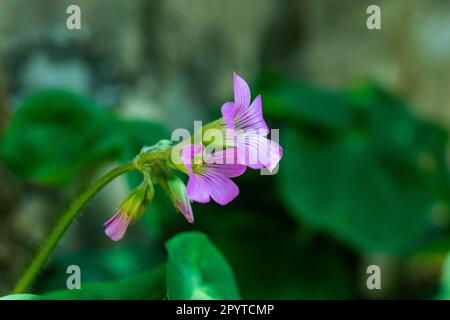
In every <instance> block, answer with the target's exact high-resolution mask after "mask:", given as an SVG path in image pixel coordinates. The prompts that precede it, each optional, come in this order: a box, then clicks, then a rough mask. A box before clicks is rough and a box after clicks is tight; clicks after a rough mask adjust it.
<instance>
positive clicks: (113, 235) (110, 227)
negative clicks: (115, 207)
mask: <svg viewBox="0 0 450 320" xmlns="http://www.w3.org/2000/svg"><path fill="white" fill-rule="evenodd" d="M130 222H131V218H129V217H127V215H126V214H124V213H123V212H120V211H118V212H117V213H116V214H115V215H114V216H113V217H112V218H111V219H109V220H108V221H106V222H105V224H104V226H105V234H106V235H107V236H108V237H109V238H110V239H111V240H114V241H119V240H120V239H122V238H123V236H124V235H125V232H126V231H127V228H128V225H129V224H130Z"/></svg>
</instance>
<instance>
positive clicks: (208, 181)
mask: <svg viewBox="0 0 450 320" xmlns="http://www.w3.org/2000/svg"><path fill="white" fill-rule="evenodd" d="M187 192H188V195H189V197H190V198H191V199H192V200H194V201H197V202H200V203H206V202H209V201H210V198H212V199H213V200H214V201H215V202H217V203H218V204H221V205H223V206H224V205H226V204H228V203H229V202H230V201H232V200H233V199H234V198H236V197H237V196H238V194H239V188H238V186H237V185H236V184H235V183H234V182H233V181H232V180H231V179H230V178H228V177H227V176H225V175H223V174H220V173H217V172H214V171H210V172H204V173H201V174H193V175H192V176H190V177H189V181H188V186H187Z"/></svg>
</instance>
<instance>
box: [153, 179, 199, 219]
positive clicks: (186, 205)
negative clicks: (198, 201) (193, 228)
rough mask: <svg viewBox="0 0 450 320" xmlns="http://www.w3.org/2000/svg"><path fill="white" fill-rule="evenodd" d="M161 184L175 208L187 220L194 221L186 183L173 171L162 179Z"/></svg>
mask: <svg viewBox="0 0 450 320" xmlns="http://www.w3.org/2000/svg"><path fill="white" fill-rule="evenodd" d="M161 186H162V187H163V189H164V191H166V193H167V194H168V196H169V198H170V200H171V201H172V203H173V205H174V206H175V208H176V209H177V210H178V211H179V212H181V213H182V214H183V216H184V217H185V218H186V220H187V221H189V222H190V223H193V222H194V215H193V213H192V207H191V202H190V200H189V197H188V195H187V192H186V185H185V184H184V182H183V180H181V179H180V178H179V177H178V176H177V175H175V174H173V173H171V174H170V175H169V176H168V177H166V179H163V180H162V181H161Z"/></svg>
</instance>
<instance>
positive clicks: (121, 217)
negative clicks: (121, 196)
mask: <svg viewBox="0 0 450 320" xmlns="http://www.w3.org/2000/svg"><path fill="white" fill-rule="evenodd" d="M154 193H155V191H154V188H153V184H152V183H151V182H149V181H147V180H144V182H143V183H142V184H140V185H139V186H138V187H137V188H136V189H134V190H132V191H131V192H130V193H129V194H128V196H127V197H126V199H125V201H124V202H123V203H122V205H121V206H120V207H119V210H118V211H117V212H116V214H115V215H114V216H113V217H112V218H111V219H109V220H108V221H106V222H105V224H104V226H105V233H106V235H107V236H108V237H109V238H111V240H114V241H118V240H120V239H122V238H123V236H124V234H125V232H126V230H127V228H128V225H129V224H130V223H133V222H135V221H136V220H138V219H139V218H140V217H141V216H142V214H143V213H144V211H145V208H146V207H147V205H148V204H149V203H150V202H151V200H152V199H153V195H154Z"/></svg>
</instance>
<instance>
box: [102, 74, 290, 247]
mask: <svg viewBox="0 0 450 320" xmlns="http://www.w3.org/2000/svg"><path fill="white" fill-rule="evenodd" d="M233 83H234V101H233V102H226V103H225V104H224V105H223V106H222V109H221V112H222V118H220V119H218V120H216V121H214V122H212V123H210V124H207V125H205V126H204V127H203V128H202V129H203V130H202V133H201V134H200V137H199V135H198V134H196V133H194V135H193V136H192V137H190V138H189V139H187V140H185V141H182V142H180V143H179V144H177V145H172V144H171V143H170V142H168V141H166V140H162V141H160V142H159V143H158V144H157V145H155V146H153V147H149V148H144V149H143V150H142V151H141V153H140V154H139V155H138V156H137V157H136V159H135V161H134V163H135V166H136V169H138V170H139V171H141V172H142V173H143V175H144V180H143V182H142V184H141V185H140V186H139V187H138V188H136V189H135V190H133V191H132V192H131V193H130V195H129V196H128V197H127V199H126V200H125V201H124V203H123V204H122V206H121V207H120V209H119V210H118V212H117V213H116V214H115V215H114V216H113V217H112V218H111V219H110V220H108V221H107V222H106V223H105V228H106V229H105V233H106V235H107V236H109V237H110V238H111V239H112V240H114V241H117V240H120V239H121V238H122V237H123V235H124V234H125V231H126V229H127V227H128V225H129V224H130V223H132V222H134V221H136V220H137V219H138V218H139V217H140V215H141V214H142V212H143V211H144V209H145V207H146V206H147V205H148V204H149V202H150V201H151V199H152V198H153V193H154V191H153V190H154V188H153V183H155V184H159V185H161V187H162V188H163V189H164V191H165V192H166V193H167V194H168V196H169V198H170V199H171V201H172V203H173V205H174V206H175V208H176V209H177V210H178V211H180V212H181V213H182V214H183V215H184V217H185V218H186V219H187V220H188V221H189V222H190V223H193V222H194V216H193V213H192V207H191V202H192V201H195V202H199V203H207V202H209V201H210V200H211V199H213V200H214V201H215V202H217V203H218V204H220V205H226V204H228V203H229V202H230V201H232V200H233V199H235V198H236V197H237V196H238V194H239V188H238V186H237V185H236V184H235V183H234V182H233V180H232V179H231V178H234V177H238V176H240V175H242V174H243V173H244V172H245V170H246V168H247V167H249V168H251V169H262V168H266V169H268V170H269V171H271V172H272V171H273V170H274V169H275V168H276V166H277V164H278V162H279V161H280V159H281V156H282V148H281V146H280V145H279V144H278V143H277V142H275V141H273V140H270V139H268V138H267V135H268V134H269V128H268V127H267V124H266V122H265V121H264V118H263V114H262V99H261V96H257V97H256V98H255V99H254V100H253V102H251V96H250V89H249V87H248V85H247V83H246V82H245V81H244V80H243V79H242V78H241V77H239V76H238V75H237V74H234V75H233ZM206 130H216V131H218V132H220V133H221V134H223V136H224V138H223V139H217V140H216V141H210V140H206V139H204V134H205V131H206ZM176 158H177V159H181V161H175V160H174V159H176ZM177 171H179V172H182V173H184V174H187V175H188V176H189V179H188V182H187V187H186V185H185V184H184V182H183V181H182V180H181V178H180V177H178V175H177V174H176V172H177Z"/></svg>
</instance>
